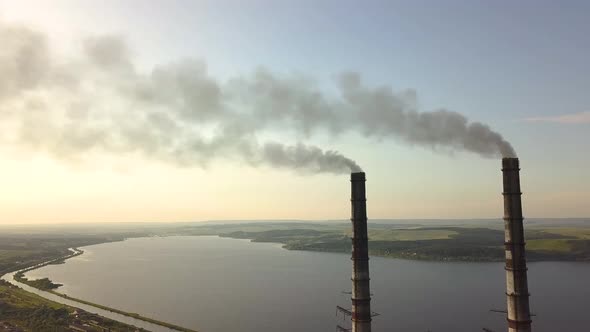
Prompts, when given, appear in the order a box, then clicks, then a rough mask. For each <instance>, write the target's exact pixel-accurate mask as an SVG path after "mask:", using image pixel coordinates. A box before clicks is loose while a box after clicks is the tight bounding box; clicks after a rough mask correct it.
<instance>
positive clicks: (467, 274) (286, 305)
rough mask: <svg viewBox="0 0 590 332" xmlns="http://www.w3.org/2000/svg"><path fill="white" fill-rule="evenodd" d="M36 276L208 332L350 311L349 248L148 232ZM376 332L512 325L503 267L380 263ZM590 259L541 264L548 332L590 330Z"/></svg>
mask: <svg viewBox="0 0 590 332" xmlns="http://www.w3.org/2000/svg"><path fill="white" fill-rule="evenodd" d="M84 250H85V253H84V254H83V255H81V256H78V257H75V258H72V259H70V260H68V261H67V262H66V263H65V264H61V265H49V266H46V267H43V268H41V269H39V270H34V271H31V272H29V273H28V274H27V275H28V276H29V277H32V278H41V277H49V278H50V279H52V280H54V281H56V282H59V283H62V284H64V286H63V287H61V288H60V289H59V291H61V292H63V293H66V294H68V295H70V296H73V297H78V298H82V299H86V300H89V301H92V302H96V303H100V304H104V305H108V306H111V307H115V308H118V309H122V310H125V311H130V312H137V313H140V314H142V315H144V316H148V317H153V318H156V319H160V320H164V321H169V322H171V323H174V324H178V325H182V326H186V327H189V328H193V329H197V330H199V331H202V332H238V331H240V332H260V331H285V332H290V331H293V332H295V331H297V332H300V331H334V330H335V326H336V324H337V323H340V324H344V325H346V323H345V322H343V321H342V320H341V316H340V317H336V315H335V306H336V305H338V304H339V305H342V306H345V307H346V306H348V307H349V306H350V299H349V297H350V295H347V294H343V293H342V292H343V291H349V290H350V284H351V282H350V275H351V262H350V258H349V255H344V254H330V253H317V252H301V251H288V250H284V249H282V248H281V247H280V245H277V244H269V243H250V242H249V241H247V240H235V239H225V238H218V237H208V236H207V237H167V238H140V239H130V240H127V241H124V242H114V243H106V244H100V245H94V246H89V247H86V248H84ZM370 268H371V282H372V284H371V286H372V291H373V293H374V296H373V301H372V305H373V310H374V311H376V312H379V313H380V314H381V315H380V316H378V317H375V318H374V331H383V332H385V331H420V332H425V331H428V330H430V331H432V332H438V331H441V332H442V331H454V332H463V331H464V332H473V331H481V330H482V327H487V328H490V329H493V330H496V331H505V330H506V327H505V326H506V323H505V316H504V315H503V314H496V313H492V312H490V311H489V310H490V309H504V308H505V298H504V295H503V294H504V270H503V265H502V264H500V263H437V262H418V261H407V260H398V259H387V258H378V257H375V258H372V259H371V266H370ZM589 280H590V264H584V263H531V264H529V288H530V291H531V293H532V296H531V307H532V311H533V312H534V313H536V314H537V316H536V317H534V320H533V324H534V330H535V331H536V332H549V331H562V330H564V327H566V326H567V327H568V329H567V330H577V331H583V330H586V329H587V327H588V326H590V315H588V314H587V309H588V308H589V307H590V286H589V284H588V282H589Z"/></svg>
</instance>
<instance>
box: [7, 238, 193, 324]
mask: <svg viewBox="0 0 590 332" xmlns="http://www.w3.org/2000/svg"><path fill="white" fill-rule="evenodd" d="M69 250H70V251H71V252H72V253H71V254H69V255H66V256H62V257H58V258H55V259H51V260H49V261H46V262H43V263H39V264H35V265H33V266H30V267H26V268H24V269H20V270H18V271H14V272H11V273H8V274H5V275H3V276H1V279H2V280H4V281H7V282H9V283H11V284H13V285H15V286H18V287H20V288H22V289H24V290H26V291H29V292H31V293H34V294H37V295H40V296H41V297H44V298H46V299H48V300H52V301H55V302H58V303H62V304H66V305H69V306H72V307H76V308H79V309H82V310H86V311H88V312H92V313H95V314H98V315H100V316H103V317H106V318H109V319H113V320H116V321H119V322H122V323H126V324H130V325H133V326H136V327H138V328H142V329H147V330H149V331H153V332H197V331H196V330H192V329H188V328H185V327H182V326H178V325H174V324H171V323H167V322H164V321H160V320H156V319H153V318H149V317H144V316H142V315H140V314H137V313H130V312H126V311H123V310H119V309H116V308H111V307H108V306H104V305H101V304H97V303H93V302H90V301H86V300H82V299H78V298H74V297H70V296H68V295H66V294H63V293H59V292H57V291H55V290H52V289H41V288H38V287H35V286H36V285H35V283H34V281H36V280H28V279H27V278H26V277H24V274H25V273H26V272H29V271H32V270H36V269H39V268H42V267H45V266H48V265H52V264H60V263H63V262H65V260H67V259H70V258H73V257H76V256H79V255H82V254H83V253H84V251H83V250H81V249H78V248H69ZM123 317H125V318H123Z"/></svg>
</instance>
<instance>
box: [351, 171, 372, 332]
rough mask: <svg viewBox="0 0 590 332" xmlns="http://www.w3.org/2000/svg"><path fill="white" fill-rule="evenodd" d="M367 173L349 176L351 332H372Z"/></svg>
mask: <svg viewBox="0 0 590 332" xmlns="http://www.w3.org/2000/svg"><path fill="white" fill-rule="evenodd" d="M365 181H366V179H365V173H363V172H358V173H352V174H350V182H351V204H352V213H351V221H352V332H371V290H370V286H369V280H370V279H369V239H368V236H367V199H366V196H365Z"/></svg>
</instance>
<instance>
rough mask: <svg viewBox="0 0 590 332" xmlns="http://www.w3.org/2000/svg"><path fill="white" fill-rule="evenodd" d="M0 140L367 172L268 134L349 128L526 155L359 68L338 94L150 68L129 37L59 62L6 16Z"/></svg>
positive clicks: (95, 44) (256, 77) (293, 79)
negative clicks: (371, 81) (366, 76)
mask: <svg viewBox="0 0 590 332" xmlns="http://www.w3.org/2000/svg"><path fill="white" fill-rule="evenodd" d="M0 45H2V47H1V48H0V143H1V144H5V145H12V146H20V147H25V146H26V147H28V148H30V149H33V150H38V151H43V152H47V153H50V154H52V155H54V156H56V157H58V158H63V159H68V158H77V157H78V156H81V155H84V154H87V153H90V152H99V153H113V154H122V153H140V154H142V155H144V156H146V157H148V158H155V159H160V160H166V161H170V162H173V163H176V164H180V165H206V164H207V163H208V162H210V161H211V160H213V159H215V158H230V159H239V160H240V161H242V162H244V161H245V162H247V163H248V164H250V165H270V166H272V167H282V168H289V169H295V170H299V171H302V172H312V173H317V172H331V173H348V172H358V171H360V170H361V169H360V167H359V166H358V165H357V164H356V163H355V162H354V161H353V160H352V159H349V158H347V157H345V156H343V155H342V154H340V153H338V152H336V151H325V150H323V149H321V148H319V147H315V146H312V145H306V144H303V143H300V142H295V143H294V144H285V143H284V142H269V141H263V140H261V138H260V137H261V136H265V133H268V132H269V131H274V132H277V131H279V132H288V133H294V134H295V136H297V137H304V138H309V137H311V136H313V135H314V134H315V133H316V132H325V133H330V134H332V135H334V137H337V136H338V135H339V134H342V133H346V132H356V133H360V134H362V135H364V136H366V137H367V138H378V139H389V138H392V139H398V140H401V141H403V142H406V143H409V144H412V145H419V146H424V147H429V148H433V149H439V148H443V149H447V150H459V151H470V152H474V153H477V154H479V155H482V156H484V157H494V158H496V157H514V156H515V152H514V150H513V149H512V147H511V146H510V144H509V143H508V142H507V141H506V140H504V138H503V137H502V136H501V135H500V134H498V133H496V132H494V131H493V130H491V129H490V128H489V127H488V126H487V125H485V124H482V123H478V122H470V121H469V120H468V119H467V118H466V117H465V116H463V115H461V114H459V113H456V112H451V111H446V110H437V111H432V112H419V111H418V110H417V109H416V94H415V93H414V92H413V91H411V90H408V91H404V92H400V93H397V92H394V91H393V90H392V89H391V88H390V87H388V86H379V87H376V88H370V87H367V86H365V85H364V84H363V83H362V80H361V76H360V74H358V73H354V72H347V73H343V74H341V75H339V76H338V79H337V80H336V84H335V85H336V87H337V91H338V93H337V95H336V96H334V97H332V96H331V95H330V96H329V95H327V94H325V93H323V92H322V90H321V89H319V88H318V87H317V86H316V85H315V84H314V83H313V81H312V80H310V79H309V78H306V77H301V76H283V75H279V74H275V73H272V72H270V71H268V70H265V69H258V70H256V71H254V72H253V73H252V74H251V75H248V76H241V77H235V78H233V79H229V80H227V81H220V80H218V79H215V78H213V77H211V76H210V75H209V74H208V72H207V66H206V64H205V63H204V62H202V61H194V60H185V61H179V62H175V63H170V64H165V65H159V66H156V67H155V68H154V69H153V70H152V71H151V72H149V73H144V72H141V71H139V70H138V69H137V67H136V66H135V65H134V59H133V57H132V56H131V55H130V52H129V50H128V48H127V45H126V43H125V42H124V41H123V40H122V39H120V38H116V37H92V38H88V39H87V40H86V41H85V42H84V43H83V47H82V48H81V50H80V53H79V54H76V55H75V56H72V57H71V58H69V59H58V58H57V57H55V55H54V54H53V53H52V52H51V48H50V47H49V46H50V45H48V42H47V39H46V37H45V36H44V35H43V34H42V33H39V32H36V31H32V30H29V29H27V28H24V27H16V26H11V25H6V24H2V23H1V22H0Z"/></svg>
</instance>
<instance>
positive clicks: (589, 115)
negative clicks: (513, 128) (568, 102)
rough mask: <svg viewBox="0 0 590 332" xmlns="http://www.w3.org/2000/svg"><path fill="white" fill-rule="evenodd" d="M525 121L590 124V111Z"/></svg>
mask: <svg viewBox="0 0 590 332" xmlns="http://www.w3.org/2000/svg"><path fill="white" fill-rule="evenodd" d="M524 120H525V121H527V122H553V123H563V124H582V123H590V111H588V112H579V113H572V114H564V115H557V116H539V117H534V118H526V119H524Z"/></svg>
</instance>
